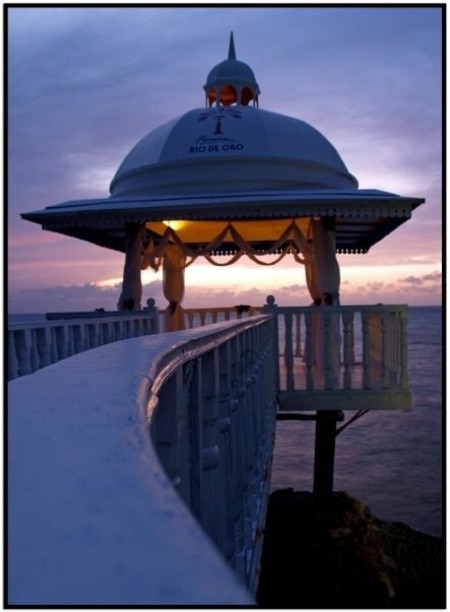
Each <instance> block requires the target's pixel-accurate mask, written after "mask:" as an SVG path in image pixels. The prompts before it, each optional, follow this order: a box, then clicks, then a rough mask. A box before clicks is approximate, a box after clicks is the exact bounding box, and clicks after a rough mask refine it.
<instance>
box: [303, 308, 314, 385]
mask: <svg viewBox="0 0 450 612" xmlns="http://www.w3.org/2000/svg"><path fill="white" fill-rule="evenodd" d="M314 316H316V315H313V314H312V313H310V312H305V328H306V329H305V334H306V340H305V358H306V362H305V364H306V390H307V391H312V390H313V389H314V376H313V355H314V352H313V341H314V340H315V338H313V334H312V322H313V317H314Z"/></svg>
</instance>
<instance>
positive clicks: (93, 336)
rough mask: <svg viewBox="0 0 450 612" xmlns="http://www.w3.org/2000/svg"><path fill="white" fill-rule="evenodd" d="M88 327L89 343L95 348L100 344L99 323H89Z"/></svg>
mask: <svg viewBox="0 0 450 612" xmlns="http://www.w3.org/2000/svg"><path fill="white" fill-rule="evenodd" d="M88 329H89V345H90V348H95V347H96V346H99V341H100V338H99V329H98V324H97V323H90V324H89V325H88ZM127 338H129V336H127Z"/></svg>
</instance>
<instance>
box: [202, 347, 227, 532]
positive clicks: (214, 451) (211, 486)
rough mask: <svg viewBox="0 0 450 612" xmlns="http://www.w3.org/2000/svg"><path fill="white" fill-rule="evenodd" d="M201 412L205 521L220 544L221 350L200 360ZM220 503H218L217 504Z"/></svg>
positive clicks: (208, 530)
mask: <svg viewBox="0 0 450 612" xmlns="http://www.w3.org/2000/svg"><path fill="white" fill-rule="evenodd" d="M200 375H201V379H200V380H201V384H200V388H201V407H202V410H201V415H202V468H203V481H202V510H203V513H202V524H203V526H204V527H205V529H206V531H207V532H208V533H209V534H210V535H211V537H212V538H213V539H215V540H216V541H217V542H218V543H219V544H223V542H222V534H221V533H220V525H221V517H220V514H221V512H222V509H223V503H224V500H222V499H221V496H220V493H219V486H218V485H219V483H218V478H217V468H218V466H219V461H220V453H219V446H218V416H219V409H218V395H219V380H218V353H217V350H214V351H212V352H211V353H206V354H205V355H204V356H202V358H201V361H200ZM216 504H217V505H216Z"/></svg>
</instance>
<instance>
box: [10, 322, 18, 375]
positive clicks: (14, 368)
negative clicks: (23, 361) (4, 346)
mask: <svg viewBox="0 0 450 612" xmlns="http://www.w3.org/2000/svg"><path fill="white" fill-rule="evenodd" d="M16 334H17V332H15V331H12V330H8V380H13V379H14V378H18V376H19V364H18V359H17V355H16Z"/></svg>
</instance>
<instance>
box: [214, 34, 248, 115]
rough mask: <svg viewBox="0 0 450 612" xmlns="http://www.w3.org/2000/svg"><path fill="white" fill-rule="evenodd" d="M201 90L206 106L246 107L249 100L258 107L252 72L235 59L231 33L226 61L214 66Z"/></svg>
mask: <svg viewBox="0 0 450 612" xmlns="http://www.w3.org/2000/svg"><path fill="white" fill-rule="evenodd" d="M203 89H204V90H205V92H206V103H207V105H208V106H213V105H214V103H215V104H216V106H231V105H233V104H236V105H241V106H247V105H248V104H249V102H250V101H251V100H253V105H254V106H258V95H259V94H260V90H259V87H258V83H257V82H256V79H255V75H254V74H253V70H252V69H251V68H250V66H248V65H247V64H245V63H244V62H241V61H239V60H237V59H236V51H235V48H234V39H233V32H231V34H230V45H229V49H228V59H226V60H224V61H223V62H220V64H217V65H216V66H214V68H213V69H212V70H211V72H210V73H209V74H208V78H207V79H206V84H205V85H204V87H203Z"/></svg>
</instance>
